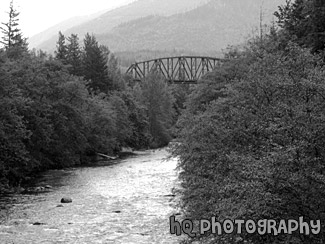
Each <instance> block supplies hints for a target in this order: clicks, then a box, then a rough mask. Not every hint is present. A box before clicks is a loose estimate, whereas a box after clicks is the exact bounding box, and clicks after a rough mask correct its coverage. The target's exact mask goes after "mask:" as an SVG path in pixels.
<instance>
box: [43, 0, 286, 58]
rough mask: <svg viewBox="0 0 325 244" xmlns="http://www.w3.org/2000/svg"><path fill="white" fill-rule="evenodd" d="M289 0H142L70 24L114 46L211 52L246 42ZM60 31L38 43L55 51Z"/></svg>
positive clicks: (120, 49)
mask: <svg viewBox="0 0 325 244" xmlns="http://www.w3.org/2000/svg"><path fill="white" fill-rule="evenodd" d="M284 3H285V0H272V1H268V0H138V1H135V2H133V3H130V4H128V5H126V6H123V7H120V8H117V9H114V10H111V11H108V12H106V13H103V14H101V15H99V16H97V17H95V18H93V19H91V20H88V21H85V22H84V23H82V24H79V25H76V26H73V27H72V28H66V30H65V31H63V32H64V34H65V35H66V36H68V35H70V34H71V33H76V34H78V35H79V37H80V39H83V36H84V35H85V33H87V32H89V33H93V34H95V35H96V37H97V39H98V41H99V42H100V43H101V44H104V45H107V46H108V47H109V49H110V50H112V51H114V52H123V51H135V52H136V51H139V50H162V51H164V50H166V52H172V51H173V50H175V51H177V52H178V53H179V52H180V51H181V52H184V53H186V52H192V53H193V52H195V53H200V54H211V53H216V52H220V51H221V50H222V49H224V48H226V47H227V46H228V45H233V44H238V43H242V42H243V41H245V40H246V39H247V37H248V36H252V35H253V34H257V33H258V32H257V30H258V27H259V26H260V24H261V23H262V24H270V23H271V21H272V20H273V13H274V12H275V11H276V10H277V6H279V5H281V4H284ZM57 38H58V35H57V32H56V33H53V36H52V37H51V38H48V39H47V40H46V41H44V42H42V43H41V44H39V45H38V46H37V48H40V49H43V50H45V51H50V52H52V51H53V50H54V49H55V45H56V41H57Z"/></svg>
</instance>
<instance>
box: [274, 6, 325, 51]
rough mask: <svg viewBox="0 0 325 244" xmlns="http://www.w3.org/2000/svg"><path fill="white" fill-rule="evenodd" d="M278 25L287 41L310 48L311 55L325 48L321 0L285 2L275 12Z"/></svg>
mask: <svg viewBox="0 0 325 244" xmlns="http://www.w3.org/2000/svg"><path fill="white" fill-rule="evenodd" d="M275 16H276V17H277V18H278V21H277V22H278V24H279V25H280V26H281V27H282V28H283V30H284V32H285V33H284V34H285V35H286V36H287V38H288V39H290V40H293V41H296V42H297V43H298V44H299V45H301V46H303V47H307V48H311V51H312V52H313V53H315V52H319V51H322V50H324V48H325V2H324V1H321V0H296V1H294V2H291V1H287V2H286V4H285V5H284V6H281V7H279V11H277V12H275Z"/></svg>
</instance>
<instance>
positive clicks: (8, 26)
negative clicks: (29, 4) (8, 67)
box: [0, 0, 28, 58]
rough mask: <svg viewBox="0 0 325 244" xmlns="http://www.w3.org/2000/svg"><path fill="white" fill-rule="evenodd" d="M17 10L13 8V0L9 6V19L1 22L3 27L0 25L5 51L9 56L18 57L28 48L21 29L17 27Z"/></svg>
mask: <svg viewBox="0 0 325 244" xmlns="http://www.w3.org/2000/svg"><path fill="white" fill-rule="evenodd" d="M19 14H20V13H19V12H17V10H16V9H15V8H14V4H13V0H12V1H11V2H10V6H9V12H8V15H9V20H8V22H7V23H2V25H3V26H4V27H0V29H1V31H2V33H3V37H2V41H0V43H2V44H3V45H4V47H5V50H6V51H7V55H8V57H9V58H18V57H20V56H21V55H22V54H24V53H26V52H27V50H28V44H27V41H26V38H23V36H22V33H21V30H20V29H19V28H18V25H19V24H18V21H19V19H18V16H19Z"/></svg>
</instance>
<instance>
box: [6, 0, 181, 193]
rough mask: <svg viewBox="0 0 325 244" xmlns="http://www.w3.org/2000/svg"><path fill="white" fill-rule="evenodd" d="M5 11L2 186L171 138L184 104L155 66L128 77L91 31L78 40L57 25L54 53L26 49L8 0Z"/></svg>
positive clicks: (17, 14)
mask: <svg viewBox="0 0 325 244" xmlns="http://www.w3.org/2000/svg"><path fill="white" fill-rule="evenodd" d="M8 14H9V15H8V17H9V18H8V22H7V23H4V24H3V26H2V27H1V30H2V34H3V35H2V40H1V44H2V45H3V47H2V48H1V50H0V152H1V153H0V191H6V190H8V189H10V188H12V187H19V186H20V185H23V184H24V183H25V182H27V181H28V180H30V179H31V178H32V177H33V176H35V175H36V174H37V173H38V172H41V171H44V170H47V169H58V168H65V167H71V166H77V165H82V164H84V163H88V162H89V160H90V159H91V157H92V156H93V155H95V154H96V153H103V154H106V155H110V156H112V155H117V154H118V153H119V152H120V150H121V148H122V147H131V148H133V149H147V148H157V147H161V146H165V145H166V144H168V142H169V140H170V139H171V138H172V131H171V128H172V125H173V124H174V123H175V121H176V119H177V116H178V114H179V113H180V112H179V111H180V109H181V107H180V106H182V104H181V102H180V101H181V100H180V99H181V97H182V96H183V95H182V94H181V91H178V90H179V89H178V88H177V87H173V86H168V85H167V84H166V83H165V81H164V80H162V79H161V77H160V76H159V75H156V74H154V73H153V74H152V76H151V77H148V79H147V80H146V81H145V82H142V83H141V84H140V83H133V82H132V80H131V78H130V77H128V76H126V75H124V74H123V73H122V72H121V71H120V69H119V66H118V62H117V58H116V57H115V56H114V54H113V53H111V52H110V50H109V49H108V47H106V46H103V45H100V44H99V43H98V41H97V40H96V37H95V36H93V35H89V34H87V35H85V37H84V39H83V45H80V41H79V37H78V35H75V34H71V36H69V37H65V36H64V35H63V34H62V33H61V32H60V33H59V35H58V41H57V46H56V51H55V54H54V55H49V54H46V53H45V52H43V51H41V50H29V49H28V43H27V40H26V38H24V36H23V33H22V31H21V30H20V29H19V21H18V16H19V12H17V11H16V10H15V7H14V6H13V4H11V6H10V11H9V12H8ZM177 97H178V98H177ZM176 98H177V99H176Z"/></svg>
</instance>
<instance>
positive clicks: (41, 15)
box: [0, 0, 134, 37]
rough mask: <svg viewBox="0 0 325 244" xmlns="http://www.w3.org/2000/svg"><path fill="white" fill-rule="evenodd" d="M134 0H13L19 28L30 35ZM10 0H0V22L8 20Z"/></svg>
mask: <svg viewBox="0 0 325 244" xmlns="http://www.w3.org/2000/svg"><path fill="white" fill-rule="evenodd" d="M133 1H134V0H91V1H89V0H88V1H87V0H86V1H85V0H14V6H15V8H16V9H17V10H18V11H19V12H20V16H19V17H20V18H19V19H20V21H19V23H20V28H21V30H22V32H23V34H24V36H25V37H31V36H33V35H35V34H37V33H39V32H41V31H43V30H45V29H47V28H49V27H51V26H53V25H55V24H57V23H59V22H61V21H63V20H66V19H69V18H71V17H75V16H80V15H89V14H93V13H97V12H100V11H102V10H106V9H107V10H108V9H113V8H116V7H119V6H122V5H125V4H127V3H130V2H133ZM9 4H10V0H0V22H7V21H8V14H7V13H6V12H8V10H9Z"/></svg>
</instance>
